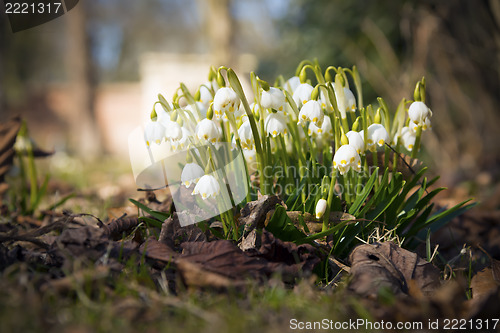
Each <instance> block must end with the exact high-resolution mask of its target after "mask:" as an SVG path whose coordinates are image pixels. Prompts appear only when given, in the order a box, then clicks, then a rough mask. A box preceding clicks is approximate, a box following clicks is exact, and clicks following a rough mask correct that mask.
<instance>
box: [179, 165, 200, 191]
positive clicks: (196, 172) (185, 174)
mask: <svg viewBox="0 0 500 333" xmlns="http://www.w3.org/2000/svg"><path fill="white" fill-rule="evenodd" d="M204 174H205V172H204V171H203V168H202V167H201V166H199V165H198V164H196V163H194V162H193V163H186V165H185V166H184V168H183V169H182V173H181V183H182V185H184V186H186V188H188V187H190V186H191V184H196V183H197V182H198V181H199V180H200V178H201V177H203V175H204Z"/></svg>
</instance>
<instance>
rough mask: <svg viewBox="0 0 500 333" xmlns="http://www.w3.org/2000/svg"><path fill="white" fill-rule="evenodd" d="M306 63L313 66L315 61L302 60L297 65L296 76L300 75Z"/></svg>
mask: <svg viewBox="0 0 500 333" xmlns="http://www.w3.org/2000/svg"><path fill="white" fill-rule="evenodd" d="M305 65H310V66H311V67H312V66H314V63H313V62H312V61H311V60H307V59H306V60H302V61H301V62H300V63H299V65H298V66H297V69H296V70H295V76H299V75H300V71H301V70H302V68H303V67H304V66H305Z"/></svg>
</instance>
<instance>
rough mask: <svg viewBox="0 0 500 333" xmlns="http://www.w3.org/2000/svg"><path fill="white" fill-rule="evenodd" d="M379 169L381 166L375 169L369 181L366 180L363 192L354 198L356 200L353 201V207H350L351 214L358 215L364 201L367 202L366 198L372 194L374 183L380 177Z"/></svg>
mask: <svg viewBox="0 0 500 333" xmlns="http://www.w3.org/2000/svg"><path fill="white" fill-rule="evenodd" d="M378 169H379V168H376V169H375V171H374V172H373V174H372V175H371V177H370V179H368V181H367V182H366V185H365V188H364V189H363V191H362V192H361V194H359V195H358V196H357V197H356V200H354V202H353V203H352V205H351V207H350V208H349V214H351V215H354V216H357V214H358V213H359V210H360V209H361V206H362V205H363V203H364V202H365V200H366V198H367V197H368V195H369V194H370V192H371V190H372V188H373V185H375V180H376V179H377V177H378Z"/></svg>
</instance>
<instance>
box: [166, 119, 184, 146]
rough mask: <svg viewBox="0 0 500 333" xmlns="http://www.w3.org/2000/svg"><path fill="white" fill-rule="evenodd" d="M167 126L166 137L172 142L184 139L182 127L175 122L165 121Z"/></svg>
mask: <svg viewBox="0 0 500 333" xmlns="http://www.w3.org/2000/svg"><path fill="white" fill-rule="evenodd" d="M162 124H163V126H165V137H166V138H167V139H168V140H170V141H177V140H180V139H182V127H181V125H179V124H178V123H177V122H175V121H171V120H168V121H164V122H162Z"/></svg>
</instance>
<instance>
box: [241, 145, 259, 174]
mask: <svg viewBox="0 0 500 333" xmlns="http://www.w3.org/2000/svg"><path fill="white" fill-rule="evenodd" d="M243 156H244V157H245V160H246V162H247V169H248V174H249V175H251V174H253V173H254V172H255V171H257V169H258V165H257V152H256V151H255V149H243Z"/></svg>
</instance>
